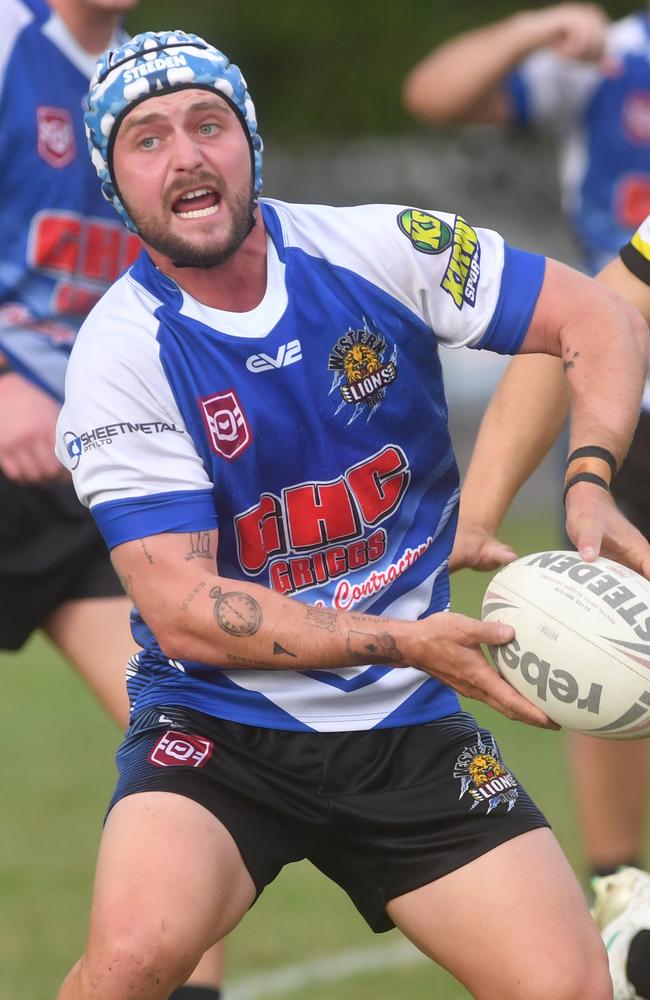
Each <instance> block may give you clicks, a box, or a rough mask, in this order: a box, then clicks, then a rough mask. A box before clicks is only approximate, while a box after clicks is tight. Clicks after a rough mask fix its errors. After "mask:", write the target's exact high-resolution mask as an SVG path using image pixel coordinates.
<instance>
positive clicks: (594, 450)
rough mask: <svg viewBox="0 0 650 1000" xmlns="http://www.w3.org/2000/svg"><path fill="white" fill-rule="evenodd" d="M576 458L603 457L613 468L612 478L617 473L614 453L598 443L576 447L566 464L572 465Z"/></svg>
mask: <svg viewBox="0 0 650 1000" xmlns="http://www.w3.org/2000/svg"><path fill="white" fill-rule="evenodd" d="M576 458H601V459H602V460H603V462H607V464H608V465H609V467H610V469H611V470H612V478H613V477H614V476H615V475H616V470H617V468H618V466H617V465H616V459H615V458H614V456H613V455H612V453H611V451H608V450H607V448H601V447H600V445H597V444H587V445H585V446H584V447H583V448H576V449H575V451H572V452H571V454H570V455H569V457H568V458H567V460H566V464H567V466H568V465H571V462H574V461H575V460H576Z"/></svg>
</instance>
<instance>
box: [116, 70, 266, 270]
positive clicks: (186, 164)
mask: <svg viewBox="0 0 650 1000" xmlns="http://www.w3.org/2000/svg"><path fill="white" fill-rule="evenodd" d="M113 172H114V176H115V180H116V181H117V185H118V188H119V193H120V196H121V198H122V200H123V202H124V204H125V205H126V207H127V209H128V212H129V214H130V216H131V218H132V219H133V221H134V222H135V224H136V226H137V228H138V232H139V233H140V236H141V237H142V239H143V240H144V242H145V243H146V244H148V245H149V246H151V247H153V249H154V250H157V251H158V252H159V253H161V254H163V255H164V256H165V257H167V258H169V260H170V261H172V262H173V263H175V264H179V263H180V264H183V265H185V266H186V267H214V266H216V265H217V264H221V263H223V262H224V261H225V260H227V259H228V258H229V257H231V256H232V254H233V253H234V252H235V251H236V250H237V248H238V247H239V246H240V245H241V243H242V242H243V240H244V239H245V238H246V236H247V234H248V232H249V231H250V228H251V220H252V217H253V194H252V167H251V154H250V146H249V144H248V140H247V137H246V134H245V133H244V129H243V126H242V124H241V122H240V120H239V118H238V117H237V115H236V114H235V113H234V111H233V110H232V108H230V107H229V106H228V104H227V103H226V102H225V101H223V100H222V99H221V98H220V97H218V96H217V95H216V94H212V93H209V92H208V91H206V90H198V89H197V90H179V91H176V92H175V93H172V94H164V95H163V96H161V97H151V98H149V99H147V100H146V101H143V102H142V104H138V105H136V107H135V108H134V109H133V110H132V111H130V112H129V113H128V114H127V115H126V116H125V118H124V120H123V122H122V123H121V124H120V127H119V131H118V133H117V138H116V140H115V146H114V150H113Z"/></svg>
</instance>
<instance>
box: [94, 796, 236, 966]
mask: <svg viewBox="0 0 650 1000" xmlns="http://www.w3.org/2000/svg"><path fill="white" fill-rule="evenodd" d="M254 898H255V887H254V885H253V882H252V879H251V877H250V875H249V874H248V871H247V869H246V867H245V866H244V863H243V861H242V859H241V855H240V853H239V851H238V849H237V846H236V844H235V842H234V840H233V839H232V837H231V835H230V833H229V832H228V831H227V829H226V828H225V826H224V825H223V824H222V823H221V822H220V821H219V820H218V819H217V818H216V817H215V816H214V815H213V814H212V813H211V812H209V811H208V810H207V809H205V808H204V807H203V806H202V805H200V804H199V803H197V802H195V801H193V800H192V799H190V798H188V797H186V796H184V795H178V794H174V793H170V792H142V793H138V794H134V795H129V796H127V797H126V798H123V799H121V800H120V801H119V802H117V803H116V805H115V806H114V807H113V808H112V810H111V812H110V813H109V816H108V819H107V821H106V825H105V828H104V832H103V836H102V841H101V845H100V850H99V857H98V861H97V871H96V876H95V889H94V894H93V905H92V915H91V924H90V933H89V942H88V949H87V955H88V959H89V961H90V962H91V963H93V962H99V963H100V965H101V964H102V963H103V962H104V961H105V960H108V961H110V960H111V957H113V958H114V957H116V956H119V955H123V954H126V955H129V956H133V955H136V956H138V957H139V959H140V960H141V961H142V962H143V963H145V964H147V963H149V962H152V963H153V964H154V965H155V963H156V962H158V963H160V964H167V965H171V966H172V967H179V968H182V967H183V966H184V965H187V971H188V972H189V971H190V970H191V969H193V968H194V966H195V965H196V963H197V962H198V960H199V957H200V956H201V955H202V954H203V952H204V951H205V949H206V948H208V947H209V946H210V945H211V944H213V943H214V942H215V941H217V940H219V939H221V938H222V937H224V936H225V935H226V934H227V933H228V931H229V930H230V929H231V928H232V927H234V926H235V925H236V924H237V923H238V922H239V920H240V919H241V917H242V916H243V915H244V913H245V912H246V910H247V909H248V908H249V906H250V905H251V904H252V902H253V900H254Z"/></svg>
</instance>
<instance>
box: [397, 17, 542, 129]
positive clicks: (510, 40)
mask: <svg viewBox="0 0 650 1000" xmlns="http://www.w3.org/2000/svg"><path fill="white" fill-rule="evenodd" d="M555 31H556V29H555V27H554V25H553V21H552V19H550V18H549V17H548V15H547V14H544V12H543V11H521V12H520V13H517V14H514V15H512V16H511V17H507V18H505V19H504V20H502V21H498V22H497V23H496V24H490V25H487V26H486V27H482V28H477V29H475V30H473V31H468V32H466V33H464V34H462V35H458V36H457V37H456V38H453V39H451V41H448V42H445V43H444V44H442V45H441V46H439V48H437V49H434V50H433V52H431V53H430V54H429V55H428V56H427V57H425V58H424V59H423V60H422V61H421V62H420V63H418V64H417V65H416V66H415V67H414V68H413V69H412V70H411V72H410V73H409V75H408V77H407V78H406V81H405V83H404V91H403V100H404V106H405V107H406V109H407V111H409V113H410V114H412V115H414V116H415V117H417V118H421V119H423V120H424V121H429V122H435V123H437V124H441V125H444V124H450V123H452V122H456V121H461V120H472V119H473V118H478V119H480V120H486V118H490V115H489V113H488V114H487V116H486V114H485V113H484V112H485V109H484V108H482V103H483V102H484V101H485V99H486V98H494V94H495V92H496V91H498V89H499V88H500V86H501V84H502V83H503V81H504V79H505V77H506V76H507V75H508V74H509V73H510V72H512V70H513V69H514V68H515V67H516V66H517V65H518V64H519V63H520V62H522V60H523V59H525V58H526V57H527V56H528V55H530V54H531V53H532V52H534V51H536V50H537V49H539V48H542V47H544V46H546V45H549V44H551V42H552V41H553V40H554V37H555ZM503 100H505V98H504V99H503ZM506 108H507V105H506V104H505V103H504V104H503V105H502V108H501V109H499V108H497V107H496V106H495V117H497V118H498V117H501V116H503V119H504V121H503V123H505V119H506V117H507V115H506Z"/></svg>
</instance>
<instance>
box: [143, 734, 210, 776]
mask: <svg viewBox="0 0 650 1000" xmlns="http://www.w3.org/2000/svg"><path fill="white" fill-rule="evenodd" d="M213 749H214V743H213V742H212V741H211V740H206V739H204V737H203V736H195V735H194V733H177V732H175V731H174V730H173V729H168V730H167V732H166V733H165V735H164V736H161V737H160V739H159V740H158V742H157V743H156V745H155V747H154V748H153V750H152V751H151V753H150V754H149V760H150V761H151V763H152V764H155V765H156V767H203V765H204V764H207V762H208V761H209V760H210V757H211V756H212V751H213Z"/></svg>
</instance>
